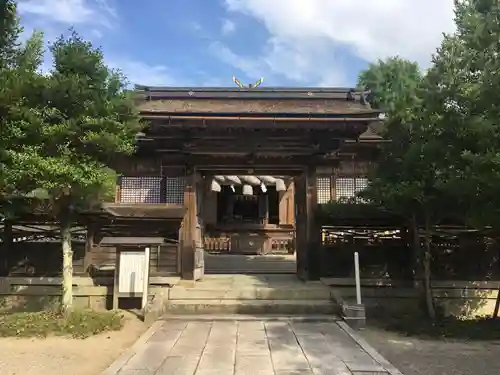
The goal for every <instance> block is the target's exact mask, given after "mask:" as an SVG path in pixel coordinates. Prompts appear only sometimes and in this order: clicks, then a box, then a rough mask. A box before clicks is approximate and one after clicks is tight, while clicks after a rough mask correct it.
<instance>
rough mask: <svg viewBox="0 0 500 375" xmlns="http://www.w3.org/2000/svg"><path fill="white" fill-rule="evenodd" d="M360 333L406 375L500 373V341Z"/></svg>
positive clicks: (377, 331) (369, 328) (380, 331)
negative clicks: (427, 338)
mask: <svg viewBox="0 0 500 375" xmlns="http://www.w3.org/2000/svg"><path fill="white" fill-rule="evenodd" d="M360 333H361V336H363V337H364V338H365V340H366V341H368V342H369V343H370V344H371V345H372V346H373V347H374V348H375V349H376V350H377V351H379V353H380V354H382V355H383V356H384V357H385V358H387V360H389V361H390V362H391V363H392V364H393V365H394V366H396V367H397V368H398V369H399V370H400V371H401V372H402V373H403V374H404V375H498V374H499V373H500V341H496V342H494V341H474V342H466V341H439V340H426V339H416V338H408V337H404V336H400V335H398V334H395V333H392V332H387V331H383V330H380V329H378V328H372V327H368V328H366V329H365V330H363V331H360ZM499 338H500V333H499Z"/></svg>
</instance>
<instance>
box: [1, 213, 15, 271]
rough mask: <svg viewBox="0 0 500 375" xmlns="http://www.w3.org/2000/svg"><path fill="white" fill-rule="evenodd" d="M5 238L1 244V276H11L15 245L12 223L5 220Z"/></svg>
mask: <svg viewBox="0 0 500 375" xmlns="http://www.w3.org/2000/svg"><path fill="white" fill-rule="evenodd" d="M3 225H4V229H3V238H2V243H1V244H0V262H1V264H0V276H9V271H10V264H11V261H10V259H11V252H12V244H13V242H14V241H13V235H12V222H11V221H10V220H7V219H6V220H4V223H3Z"/></svg>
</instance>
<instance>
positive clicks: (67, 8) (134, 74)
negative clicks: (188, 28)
mask: <svg viewBox="0 0 500 375" xmlns="http://www.w3.org/2000/svg"><path fill="white" fill-rule="evenodd" d="M19 12H20V14H21V15H22V16H36V17H33V18H30V19H28V26H29V27H27V29H30V28H40V29H42V30H44V31H45V37H46V40H47V41H49V40H54V39H55V38H56V36H57V35H60V34H61V33H64V32H66V31H67V27H68V26H69V25H77V26H78V31H79V32H80V33H82V35H83V36H84V37H86V38H89V39H90V40H92V41H94V42H95V41H97V40H100V39H102V38H104V37H105V32H104V31H105V30H107V29H111V28H113V27H114V25H116V23H117V22H118V15H117V13H116V11H115V9H114V8H113V7H112V6H111V5H110V3H109V2H108V0H21V1H20V2H19ZM108 31H109V30H108ZM106 56H109V55H106ZM51 59H52V56H51V54H50V53H49V52H47V53H46V56H45V60H44V63H43V66H42V67H41V69H42V71H43V72H46V73H47V72H49V71H50V70H51V68H52V61H51ZM106 61H107V62H108V64H109V66H110V67H111V68H114V69H120V70H121V71H122V72H123V73H124V74H125V75H126V76H127V78H128V80H129V81H130V83H131V84H144V85H151V86H153V85H175V84H176V80H175V79H174V77H173V75H172V74H171V72H170V71H169V69H168V68H167V67H165V66H161V65H148V64H146V63H144V62H141V61H136V60H133V59H130V58H123V57H120V56H116V55H115V56H114V57H112V58H106Z"/></svg>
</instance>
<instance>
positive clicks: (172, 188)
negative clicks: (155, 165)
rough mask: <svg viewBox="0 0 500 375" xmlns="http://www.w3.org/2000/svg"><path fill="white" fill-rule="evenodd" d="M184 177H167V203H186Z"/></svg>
mask: <svg viewBox="0 0 500 375" xmlns="http://www.w3.org/2000/svg"><path fill="white" fill-rule="evenodd" d="M185 185H186V179H185V178H184V177H165V190H166V196H165V198H166V199H165V203H169V204H184V186H185Z"/></svg>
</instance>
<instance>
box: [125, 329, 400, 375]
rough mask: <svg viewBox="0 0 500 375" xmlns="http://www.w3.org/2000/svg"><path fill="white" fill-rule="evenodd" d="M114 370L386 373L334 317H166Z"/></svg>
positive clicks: (147, 374) (136, 373)
mask: <svg viewBox="0 0 500 375" xmlns="http://www.w3.org/2000/svg"><path fill="white" fill-rule="evenodd" d="M379 361H380V362H383V361H381V360H380V358H379ZM386 365H387V363H386ZM386 367H387V366H386ZM117 374H119V375H187V374H189V375H306V374H307V375H351V374H354V375H367V374H379V375H382V374H386V375H388V374H390V373H389V372H388V371H387V370H386V368H384V367H383V366H382V365H381V364H380V363H379V362H377V361H376V360H375V359H374V358H373V357H371V356H370V355H369V354H368V353H367V352H366V351H365V350H363V349H362V348H361V347H360V346H359V345H358V344H357V343H356V341H354V340H353V339H352V338H351V336H349V335H348V334H347V333H346V332H345V331H344V330H343V329H342V328H341V326H339V325H338V324H337V323H336V322H335V321H333V320H332V321H323V322H310V321H309V322H305V321H295V320H249V321H241V320H240V321H236V320H229V321H224V320H222V321H219V320H213V321H210V320H201V321H200V320H198V321H194V320H193V321H183V320H169V321H165V322H163V323H162V324H161V325H159V328H157V330H156V332H154V334H153V335H152V336H151V337H150V338H149V340H148V341H147V342H146V343H145V344H144V345H141V346H140V347H139V349H138V350H137V352H136V353H135V354H134V355H133V356H132V357H131V358H130V359H129V360H128V361H127V362H126V363H124V364H123V365H122V366H121V369H120V370H119V371H118V372H117ZM399 374H400V373H399Z"/></svg>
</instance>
